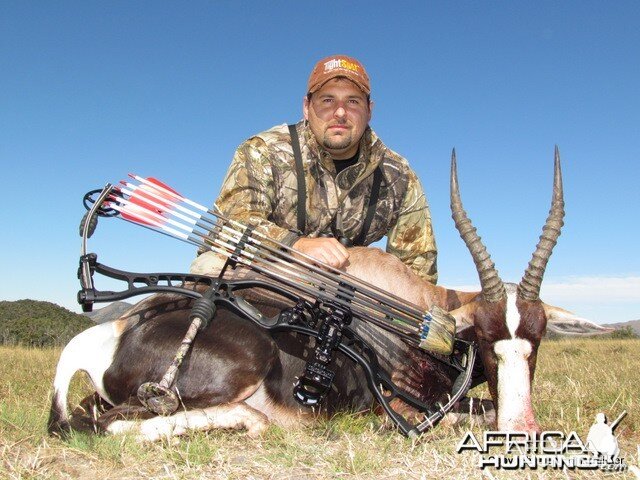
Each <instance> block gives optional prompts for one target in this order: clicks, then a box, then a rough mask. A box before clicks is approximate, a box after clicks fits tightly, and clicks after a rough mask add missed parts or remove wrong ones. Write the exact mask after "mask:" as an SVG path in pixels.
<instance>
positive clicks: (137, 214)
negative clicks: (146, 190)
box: [120, 203, 163, 227]
mask: <svg viewBox="0 0 640 480" xmlns="http://www.w3.org/2000/svg"><path fill="white" fill-rule="evenodd" d="M120 216H121V217H122V218H124V219H125V220H129V221H130V222H134V223H140V224H142V225H152V226H154V227H160V226H162V223H163V222H161V221H160V220H158V219H157V218H155V217H153V216H151V214H150V213H149V210H147V209H145V208H144V207H140V206H139V205H133V204H131V203H129V204H127V205H124V206H122V207H121V210H120Z"/></svg>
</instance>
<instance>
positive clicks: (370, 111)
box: [367, 100, 373, 123]
mask: <svg viewBox="0 0 640 480" xmlns="http://www.w3.org/2000/svg"><path fill="white" fill-rule="evenodd" d="M372 114H373V100H369V120H368V121H367V123H369V122H370V121H371V115H372Z"/></svg>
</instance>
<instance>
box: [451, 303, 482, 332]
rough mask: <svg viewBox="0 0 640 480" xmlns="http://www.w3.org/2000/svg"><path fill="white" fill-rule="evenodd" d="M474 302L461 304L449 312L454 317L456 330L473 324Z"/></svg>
mask: <svg viewBox="0 0 640 480" xmlns="http://www.w3.org/2000/svg"><path fill="white" fill-rule="evenodd" d="M475 309H476V303H475V302H471V303H467V304H465V305H462V306H461V307H459V308H456V309H455V310H451V311H450V312H449V314H450V315H451V316H453V317H454V318H455V319H456V330H458V331H460V330H462V329H463V328H465V327H472V326H473V324H474V315H473V314H474V312H475Z"/></svg>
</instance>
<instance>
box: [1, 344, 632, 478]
mask: <svg viewBox="0 0 640 480" xmlns="http://www.w3.org/2000/svg"><path fill="white" fill-rule="evenodd" d="M59 352H60V351H59V350H57V349H56V350H37V349H25V348H19V347H15V348H9V347H0V355H1V358H2V363H1V364H0V374H1V375H2V382H0V479H5V478H7V479H18V478H24V479H28V478H52V479H58V478H73V479H96V478H100V479H108V478H113V479H116V478H117V479H138V478H157V479H188V478H189V479H190V478H194V479H195V478H237V479H245V478H274V479H275V478H277V479H284V478H291V479H294V478H295V479H316V478H341V479H342V478H363V479H369V478H371V479H373V478H376V479H377V478H394V479H395V478H416V479H420V478H426V479H430V478H437V479H441V480H445V479H457V478H460V479H464V478H489V479H493V478H496V479H504V478H532V479H533V478H563V479H566V478H615V479H618V478H636V477H635V475H634V473H632V472H631V471H628V472H626V473H616V474H608V475H605V474H604V473H602V472H599V471H595V472H591V471H584V470H583V471H578V470H576V471H574V470H567V471H565V472H562V471H545V470H528V471H526V472H522V471H519V472H515V473H513V472H512V473H509V472H505V471H502V470H500V471H496V470H493V469H489V470H484V471H483V470H480V469H479V468H478V466H477V463H478V460H479V457H478V455H477V454H475V453H464V454H457V453H456V452H455V449H456V445H457V444H458V442H459V441H460V440H461V438H462V436H463V434H464V433H465V432H466V431H467V430H469V429H471V430H473V431H474V432H475V433H476V434H477V436H478V437H479V436H480V435H479V434H480V432H481V429H480V428H478V427H477V426H473V425H469V424H464V425H461V426H457V427H454V426H448V425H440V426H438V427H437V428H435V429H434V430H433V431H431V432H428V433H426V434H425V435H423V436H422V438H420V439H419V440H417V441H411V440H408V439H406V438H403V437H402V436H401V435H400V434H398V433H396V432H395V431H393V430H390V429H389V428H387V427H386V426H385V425H384V424H383V422H381V420H380V419H378V418H377V417H375V416H374V415H372V414H365V415H356V414H344V415H340V416H337V417H335V418H333V419H330V420H327V421H323V422H321V423H319V424H317V425H315V426H314V427H313V428H305V429H299V430H295V431H285V430H283V429H280V428H277V427H271V428H270V429H269V430H268V431H267V433H266V434H265V435H264V436H263V437H261V438H259V439H251V438H248V437H247V436H246V435H245V434H244V433H243V432H235V431H233V432H225V431H216V432H211V433H208V434H203V433H198V434H193V435H190V436H188V437H183V438H182V439H181V440H180V441H179V442H178V443H176V444H171V445H170V444H168V443H157V444H151V445H140V444H137V443H136V442H134V441H133V439H132V438H128V437H117V436H116V437H103V436H88V435H85V434H75V435H73V436H72V437H71V438H70V439H68V440H67V441H61V440H58V439H55V438H49V437H48V436H47V434H46V431H45V425H46V420H47V416H48V409H49V395H50V391H51V382H52V379H53V373H54V368H55V364H56V362H57V358H58V355H59ZM639 380H640V340H638V339H629V340H593V339H584V340H575V339H573V340H558V341H545V342H543V343H542V345H541V351H540V354H539V361H538V370H537V373H536V380H535V385H534V408H535V411H536V414H537V417H538V420H539V422H540V423H541V425H542V427H543V428H544V429H545V430H559V431H563V432H570V431H576V432H577V433H578V434H579V435H580V437H581V438H582V439H586V434H587V431H588V429H589V427H590V426H591V424H592V423H593V418H594V416H595V414H596V413H598V412H605V413H606V414H607V415H608V416H609V418H615V417H616V416H617V415H618V414H619V413H620V412H621V411H622V410H627V411H628V416H627V417H626V418H625V419H624V420H623V422H622V423H621V424H620V426H619V427H618V428H617V429H616V434H617V435H618V437H619V444H620V450H621V454H620V456H621V457H623V458H624V459H625V461H626V463H627V464H629V465H633V466H638V465H639V463H638V448H639V447H638V445H639V444H640V414H639V412H638V407H639V402H640V393H639V392H638V388H639V383H640V382H639ZM73 383H74V385H73V391H72V399H71V400H72V402H75V403H77V402H78V401H79V399H80V398H82V396H84V395H85V394H87V393H89V392H90V387H89V386H88V385H87V383H86V380H84V378H83V377H82V376H81V375H77V376H76V378H75V379H74V382H73ZM473 394H474V395H475V396H484V397H486V396H487V393H486V389H484V388H483V387H480V388H478V389H476V390H475V391H474V392H473Z"/></svg>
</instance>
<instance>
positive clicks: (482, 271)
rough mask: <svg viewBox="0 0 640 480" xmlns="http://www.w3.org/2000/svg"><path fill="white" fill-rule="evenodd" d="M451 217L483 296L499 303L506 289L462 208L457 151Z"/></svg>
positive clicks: (452, 158) (453, 174)
mask: <svg viewBox="0 0 640 480" xmlns="http://www.w3.org/2000/svg"><path fill="white" fill-rule="evenodd" d="M451 217H452V218H453V221H454V223H455V224H456V228H457V229H458V232H459V233H460V237H462V240H464V243H465V244H466V245H467V248H468V249H469V252H471V257H472V258H473V261H474V263H475V264H476V270H477V271H478V276H479V278H480V286H481V287H482V296H483V297H484V299H485V300H486V301H487V302H491V303H495V302H499V301H500V300H501V299H502V298H504V297H505V295H506V293H505V289H504V284H503V283H502V280H500V276H499V275H498V271H497V270H496V266H495V264H494V263H493V262H492V261H491V256H490V255H489V253H488V252H487V249H486V248H485V246H484V245H483V244H482V239H481V238H480V236H479V235H478V234H477V233H476V229H475V227H474V226H473V225H472V224H471V220H469V217H468V216H467V212H465V211H464V209H463V208H462V201H461V200H460V190H459V189H458V167H457V165H456V150H455V148H454V149H453V151H452V152H451Z"/></svg>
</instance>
